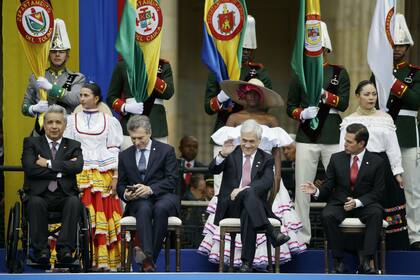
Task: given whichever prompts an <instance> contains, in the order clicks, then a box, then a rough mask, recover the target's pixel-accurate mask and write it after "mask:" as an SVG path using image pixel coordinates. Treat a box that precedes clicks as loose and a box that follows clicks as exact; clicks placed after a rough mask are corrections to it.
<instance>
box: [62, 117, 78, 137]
mask: <svg viewBox="0 0 420 280" xmlns="http://www.w3.org/2000/svg"><path fill="white" fill-rule="evenodd" d="M74 118H75V114H71V115H69V116H67V126H66V129H65V130H64V134H63V137H65V138H69V139H76V138H75V137H76V136H75V134H74V130H75V127H74Z"/></svg>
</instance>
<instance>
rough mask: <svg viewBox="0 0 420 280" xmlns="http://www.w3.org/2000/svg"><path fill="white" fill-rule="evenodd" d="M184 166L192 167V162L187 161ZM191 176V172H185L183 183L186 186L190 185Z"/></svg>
mask: <svg viewBox="0 0 420 280" xmlns="http://www.w3.org/2000/svg"><path fill="white" fill-rule="evenodd" d="M185 167H187V168H191V167H192V164H191V163H190V162H187V163H185ZM191 176H192V173H185V178H184V181H185V185H186V186H189V185H190V181H191Z"/></svg>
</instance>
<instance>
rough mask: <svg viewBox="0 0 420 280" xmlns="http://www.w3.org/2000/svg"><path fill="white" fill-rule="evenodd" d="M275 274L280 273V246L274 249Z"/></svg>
mask: <svg viewBox="0 0 420 280" xmlns="http://www.w3.org/2000/svg"><path fill="white" fill-rule="evenodd" d="M274 272H275V273H280V246H278V247H276V248H274Z"/></svg>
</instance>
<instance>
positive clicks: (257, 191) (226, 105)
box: [22, 15, 420, 273]
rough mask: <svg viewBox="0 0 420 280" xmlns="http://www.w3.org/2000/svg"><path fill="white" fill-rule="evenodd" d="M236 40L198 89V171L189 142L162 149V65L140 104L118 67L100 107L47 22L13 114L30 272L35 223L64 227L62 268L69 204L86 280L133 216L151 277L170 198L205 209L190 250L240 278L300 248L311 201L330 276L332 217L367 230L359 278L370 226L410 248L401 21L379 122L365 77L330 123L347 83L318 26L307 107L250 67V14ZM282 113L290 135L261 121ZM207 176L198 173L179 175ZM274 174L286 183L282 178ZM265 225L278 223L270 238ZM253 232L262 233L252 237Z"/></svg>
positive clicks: (412, 134) (409, 136)
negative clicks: (25, 120)
mask: <svg viewBox="0 0 420 280" xmlns="http://www.w3.org/2000/svg"><path fill="white" fill-rule="evenodd" d="M247 29H248V31H249V32H247V36H245V38H244V41H243V56H242V68H241V75H240V80H239V81H223V82H221V83H218V82H217V81H216V77H215V76H214V74H210V75H209V77H208V80H207V85H206V91H205V98H204V100H205V104H204V107H205V111H206V113H207V114H210V115H216V122H215V126H214V131H213V135H212V136H211V143H212V144H213V147H214V148H213V152H214V159H213V160H212V162H211V163H209V164H204V163H201V162H199V161H198V160H197V154H198V148H199V145H198V143H199V141H198V139H197V138H196V137H194V136H185V137H183V138H182V139H181V140H180V143H179V152H180V157H179V158H178V159H177V157H176V153H175V149H174V148H173V147H172V146H171V145H169V144H167V142H168V127H167V121H166V112H165V107H164V101H163V100H168V99H170V98H171V97H172V96H173V94H174V84H173V79H172V70H171V66H170V63H169V62H168V61H167V60H164V59H160V61H159V68H158V73H157V79H156V84H155V87H154V91H153V93H152V95H151V96H150V97H149V98H148V99H147V100H146V101H145V102H137V101H136V100H135V99H134V98H133V96H134V95H133V94H132V93H131V92H130V87H129V83H128V78H127V71H126V66H125V64H124V62H123V61H120V62H118V64H117V65H116V66H115V69H114V71H113V73H112V79H111V83H110V86H109V88H108V91H107V94H106V103H104V102H102V96H103V95H102V92H101V88H100V87H99V86H98V85H97V84H96V83H95V82H92V81H86V79H85V77H84V75H83V74H81V73H76V72H72V71H70V70H69V69H68V68H67V67H66V62H67V59H68V57H69V52H70V48H71V46H70V42H69V39H68V36H67V32H66V29H65V24H64V22H63V21H62V20H59V19H56V20H55V28H54V34H53V38H52V43H51V49H50V54H49V62H50V67H49V68H48V69H47V70H46V71H45V76H44V77H34V76H33V75H32V76H31V77H30V80H29V85H28V87H27V91H26V94H25V97H24V100H23V104H22V113H23V114H24V115H26V116H31V117H35V118H36V121H35V126H34V129H33V131H32V133H31V136H30V137H28V138H25V140H24V149H23V155H22V165H23V168H24V171H25V189H26V191H27V193H28V194H29V201H28V209H29V211H28V213H29V221H30V223H31V231H30V235H31V240H32V247H33V258H34V260H36V261H37V262H39V263H43V264H47V263H48V262H49V261H50V254H51V253H50V249H51V246H50V244H49V243H48V240H47V238H48V237H47V232H46V231H47V226H48V225H47V223H46V220H45V219H44V218H43V217H45V216H46V213H47V211H51V210H61V211H62V212H63V217H65V218H64V219H63V220H62V224H63V228H62V230H61V232H60V234H59V237H58V239H57V240H56V245H55V248H56V251H57V260H58V261H59V262H62V263H70V262H72V261H73V259H72V252H73V251H74V250H75V240H76V233H75V232H74V230H73V231H72V230H71V229H72V228H75V223H76V222H77V219H78V217H76V216H75V215H76V214H75V213H77V211H76V210H75V209H76V207H79V204H80V202H81V203H82V204H83V205H84V206H85V207H86V208H87V209H88V210H89V214H90V220H91V222H92V230H93V269H94V270H95V271H116V270H118V269H119V265H120V257H121V256H120V253H121V250H125V248H121V243H120V241H121V235H120V220H121V217H122V216H123V215H131V216H134V217H136V230H137V234H136V236H135V239H136V241H135V242H136V245H137V246H136V247H137V250H140V249H141V253H142V255H143V257H142V258H141V265H140V269H141V271H144V272H154V271H155V270H156V265H155V264H156V260H157V258H158V256H159V252H160V249H161V247H162V243H163V241H164V239H165V236H166V229H167V226H168V217H169V216H179V215H180V211H181V208H180V206H181V204H180V201H181V199H182V200H189V201H207V202H208V207H207V211H206V212H207V221H206V222H205V225H204V229H203V239H202V242H201V244H200V245H199V247H198V252H200V253H201V254H204V255H208V258H209V261H210V262H215V263H218V262H228V261H229V254H234V264H235V266H237V267H239V271H241V272H249V271H252V270H253V269H257V270H266V268H267V265H268V256H267V243H269V244H271V245H272V246H274V247H276V246H280V248H281V250H280V252H281V253H280V261H281V262H282V263H284V262H287V261H290V260H291V258H292V255H293V254H299V253H302V252H304V251H305V250H306V248H307V246H308V245H309V244H310V241H311V223H310V220H309V211H310V201H311V199H312V200H320V201H322V200H325V201H327V206H326V207H325V208H324V210H323V212H322V220H323V225H324V227H325V231H326V233H327V238H328V239H329V240H330V244H331V248H332V252H333V256H334V259H335V265H334V272H337V273H343V272H345V266H344V264H343V250H344V248H343V242H342V237H341V233H340V232H339V230H338V225H339V224H340V223H341V222H342V221H343V220H344V219H345V218H346V217H358V218H360V220H361V221H362V222H363V223H365V224H366V226H367V231H366V234H365V239H364V241H363V242H362V243H363V244H362V245H361V246H360V247H361V250H362V251H361V252H362V256H363V258H362V259H361V264H360V268H359V272H361V273H375V271H374V269H373V267H371V262H370V261H371V259H373V257H374V254H375V252H376V244H377V240H378V238H379V230H380V228H381V224H382V220H385V221H387V222H388V224H389V227H388V228H387V229H386V236H387V242H386V244H387V246H388V249H397V250H406V249H409V248H411V249H417V250H418V249H420V220H419V218H420V213H419V207H418V204H419V203H420V202H419V201H420V193H419V189H420V186H419V184H420V178H419V177H418V176H419V174H420V172H419V171H420V170H419V167H418V166H419V165H418V161H419V160H420V156H419V155H420V152H419V133H418V129H419V128H418V123H417V111H418V109H419V107H420V73H419V72H418V70H419V69H420V68H419V67H417V66H415V65H412V64H409V63H408V62H407V61H406V60H405V56H406V53H407V51H408V49H409V47H410V45H413V41H412V38H411V35H410V33H409V30H408V29H407V28H406V24H405V19H404V17H403V16H401V15H398V16H397V21H396V31H395V34H396V36H395V40H394V44H395V46H394V77H395V78H394V81H393V85H392V88H391V91H390V94H389V102H388V108H389V114H388V113H386V112H383V111H380V110H378V109H376V108H377V103H378V100H377V99H378V97H377V96H378V95H377V91H376V87H375V82H374V80H375V79H374V77H371V78H370V79H369V80H365V81H362V82H360V83H359V84H358V85H357V87H356V91H355V98H356V100H357V102H358V108H357V110H356V111H355V112H354V113H352V114H350V115H349V116H348V117H346V118H344V119H341V117H340V114H339V113H340V112H345V111H346V110H347V108H348V105H349V99H350V78H349V75H348V72H347V70H346V69H345V68H344V67H343V66H338V65H333V64H330V63H329V62H328V54H329V53H330V52H332V50H333V48H332V44H331V41H330V38H329V35H328V30H327V26H326V24H325V23H323V22H322V23H321V30H322V46H323V59H324V66H323V68H324V69H323V73H324V76H323V89H322V92H320V95H319V97H318V99H319V103H318V104H317V105H313V104H311V103H310V102H309V100H308V97H307V95H306V93H305V90H304V88H303V87H302V85H301V84H300V83H299V82H298V80H297V78H296V77H294V78H293V79H292V80H291V82H290V87H289V92H288V96H287V100H286V101H284V100H283V99H282V97H281V96H280V94H278V93H277V92H275V91H274V90H272V84H271V80H270V78H269V75H268V72H267V70H266V69H265V68H264V66H263V65H262V64H260V63H257V62H255V61H254V54H255V50H256V35H255V20H254V18H253V17H252V16H248V20H247ZM39 89H44V90H45V91H46V92H47V95H48V98H47V100H41V99H40V96H39V94H38V90H39ZM285 103H286V104H285ZM282 106H286V109H287V114H288V116H289V117H290V118H292V119H294V120H296V121H297V125H298V129H297V133H296V135H292V134H288V133H287V132H286V131H285V130H284V129H282V128H281V127H280V126H279V122H278V120H277V118H276V117H275V116H274V115H272V114H270V113H269V110H270V109H272V108H279V107H282ZM110 108H111V109H112V110H113V112H112V111H111V109H110ZM116 116H118V117H119V118H116ZM314 122H316V123H317V126H315V127H313V123H314ZM282 154H283V155H284V157H285V159H286V160H285V161H282ZM207 166H209V168H208V171H206V172H202V173H200V172H193V171H194V170H190V169H191V168H205V167H207ZM320 166H323V167H324V168H325V170H326V172H325V174H324V173H322V172H319V170H320ZM282 167H289V168H291V169H292V170H293V171H294V172H293V173H287V174H284V173H282ZM180 169H182V170H185V172H181V173H180V172H179V170H180ZM293 174H294V175H293ZM200 217H201V214H200ZM224 218H240V221H241V234H240V235H237V237H236V240H235V251H234V252H226V253H225V257H226V258H225V259H224V260H221V259H220V258H219V244H220V240H221V238H220V231H219V227H218V225H219V222H220V221H221V220H222V219H224ZM268 218H274V219H277V220H279V221H280V222H281V228H280V230H279V229H277V228H274V227H273V226H272V225H271V223H270V222H269V220H268ZM261 230H264V231H265V232H266V234H257V232H258V231H261ZM226 240H227V241H228V242H229V241H230V239H229V238H228V237H227V238H226ZM354 242H356V241H354ZM138 248H140V249H138ZM226 248H228V246H226ZM227 251H228V250H227Z"/></svg>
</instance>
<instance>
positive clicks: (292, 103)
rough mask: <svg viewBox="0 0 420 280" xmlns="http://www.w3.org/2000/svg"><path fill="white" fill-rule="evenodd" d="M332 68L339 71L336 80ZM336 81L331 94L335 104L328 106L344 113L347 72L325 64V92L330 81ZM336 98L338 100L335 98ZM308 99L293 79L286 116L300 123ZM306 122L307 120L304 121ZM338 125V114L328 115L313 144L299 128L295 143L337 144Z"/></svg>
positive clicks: (347, 90) (346, 97) (347, 88)
mask: <svg viewBox="0 0 420 280" xmlns="http://www.w3.org/2000/svg"><path fill="white" fill-rule="evenodd" d="M334 67H338V68H340V69H341V71H340V74H339V76H338V78H337V77H336V78H335V79H334ZM333 80H334V81H335V80H338V85H337V90H336V92H332V91H331V93H333V94H334V95H335V96H334V97H335V101H336V103H335V104H331V105H329V106H330V107H331V108H335V109H337V110H338V111H341V112H344V111H345V110H346V109H347V107H348V105H349V91H350V78H349V75H348V73H347V70H346V69H345V68H343V67H341V66H337V65H331V64H328V63H327V64H325V65H324V86H323V88H324V89H325V90H328V87H329V85H330V83H331V81H333ZM337 97H338V98H337ZM308 106H309V104H308V98H307V96H306V94H305V92H304V91H303V89H302V87H301V86H300V85H299V83H298V80H297V79H296V77H295V78H293V80H292V82H291V84H290V87H289V94H288V96H287V114H288V115H289V116H290V117H291V118H293V119H296V120H297V121H299V122H300V112H301V111H302V110H303V109H305V108H307V107H308ZM306 121H308V120H306ZM340 124H341V117H340V115H338V114H329V115H328V116H327V119H326V120H325V123H324V126H323V127H322V130H321V132H320V135H319V136H318V138H317V139H316V141H315V142H311V140H310V139H309V137H308V136H307V135H306V134H305V133H304V132H303V130H302V128H301V127H299V129H298V132H297V134H296V142H300V143H316V144H338V142H339V140H340Z"/></svg>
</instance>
